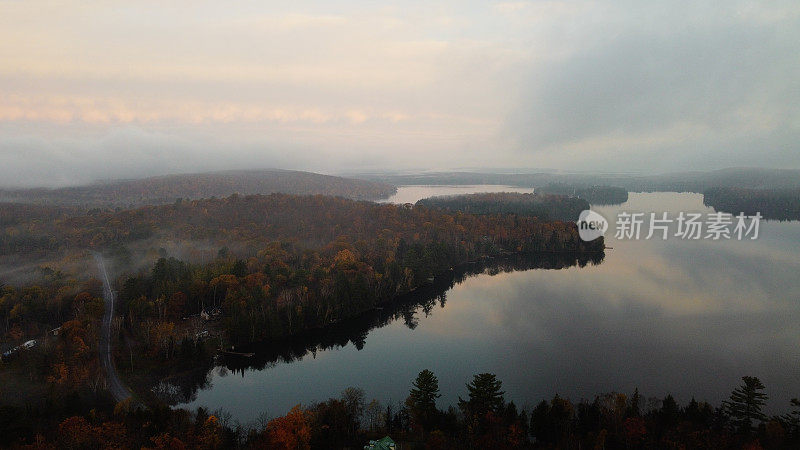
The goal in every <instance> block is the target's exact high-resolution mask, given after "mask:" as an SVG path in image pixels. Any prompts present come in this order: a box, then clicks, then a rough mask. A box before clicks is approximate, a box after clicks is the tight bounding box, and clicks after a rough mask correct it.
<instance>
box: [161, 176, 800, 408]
mask: <svg viewBox="0 0 800 450" xmlns="http://www.w3.org/2000/svg"><path fill="white" fill-rule="evenodd" d="M500 188H502V187H500ZM454 189H455V188H454V187H452V186H424V187H423V186H413V187H401V188H400V189H399V190H398V193H397V194H396V195H395V196H394V197H393V199H392V201H394V202H400V203H403V202H413V201H416V200H418V199H419V198H421V196H429V195H435V194H440V195H444V194H451V193H464V192H478V191H480V190H481V189H482V187H480V186H469V187H466V186H462V187H458V189H460V190H459V191H457V192H456V191H454ZM496 189H498V187H491V188H490V189H487V190H493V191H494V190H496ZM501 190H502V189H501ZM526 191H530V190H526ZM596 211H598V212H600V213H601V214H603V215H604V216H605V217H606V218H607V219H609V220H610V221H611V220H612V219H613V218H614V217H616V214H617V213H618V212H619V211H628V212H633V211H645V212H649V211H654V212H662V211H668V212H672V213H677V212H679V211H686V212H689V211H698V212H710V211H712V210H711V209H710V208H706V207H705V206H703V204H702V196H701V195H698V194H686V193H682V194H678V193H647V194H637V193H632V194H630V197H629V200H628V202H627V203H625V204H623V205H619V206H608V207H599V208H596ZM759 233H760V236H759V238H758V239H757V240H743V241H738V240H721V241H711V240H680V239H678V238H670V239H667V240H666V241H662V240H657V239H652V240H638V241H633V240H616V239H614V236H613V234H614V233H613V229H612V230H609V232H608V233H607V234H606V245H608V246H610V247H613V249H609V250H607V251H606V255H605V259H604V260H603V262H602V263H600V264H586V265H585V266H583V267H581V265H583V264H581V265H571V266H570V264H566V266H567V267H562V266H561V265H560V263H557V264H553V263H552V262H546V261H545V262H542V261H533V262H524V263H519V262H518V263H517V264H516V265H515V266H514V265H512V266H513V267H511V268H523V269H524V268H526V267H551V268H550V269H547V268H534V269H530V270H511V268H510V267H508V266H506V267H504V270H497V269H496V268H494V269H493V268H489V269H487V270H486V271H483V270H482V269H481V268H478V269H477V270H475V271H477V272H481V273H479V274H471V273H467V274H464V276H463V277H456V278H457V279H455V280H450V282H449V283H448V284H445V285H444V287H441V290H440V292H432V293H430V298H429V299H427V300H426V299H423V300H422V301H421V302H420V303H419V304H412V305H410V306H406V307H403V308H400V309H399V310H398V311H390V312H386V313H384V314H382V317H368V318H364V319H361V321H362V322H363V323H353V324H350V325H348V327H349V328H348V329H347V330H344V329H343V330H340V331H334V332H332V333H333V334H332V335H328V336H324V337H310V338H309V339H308V340H307V342H304V343H300V344H297V345H296V348H292V349H288V350H287V349H280V348H279V349H265V350H264V352H265V355H267V356H264V357H261V359H260V361H261V362H259V363H254V364H251V363H248V364H249V365H254V366H255V367H248V366H247V365H244V366H242V365H238V366H237V363H233V364H228V365H227V367H226V366H225V365H220V366H218V367H215V368H214V369H213V370H211V372H210V373H209V374H208V375H207V377H206V379H205V383H201V384H202V387H200V388H199V389H196V388H195V389H191V390H190V392H189V394H187V395H185V397H188V398H183V399H182V400H180V401H177V402H176V403H177V406H181V407H189V408H195V407H198V406H205V407H208V408H210V409H212V410H213V409H216V408H223V409H225V410H227V411H228V412H230V413H231V414H232V417H233V418H234V419H237V420H239V421H241V422H242V423H247V422H249V421H252V420H254V419H256V418H257V417H258V416H259V414H261V413H262V412H265V413H266V414H268V415H270V416H277V415H282V414H285V413H286V412H287V411H288V410H289V409H290V408H291V407H292V406H294V405H296V404H298V403H303V404H309V403H312V402H314V401H320V400H325V399H327V398H329V397H333V396H338V395H339V393H340V392H341V391H342V390H343V389H345V388H346V387H348V386H357V387H360V388H362V389H364V390H365V392H366V395H367V399H368V400H369V399H372V398H377V399H378V400H380V401H381V402H383V403H384V404H386V402H389V401H392V402H402V401H403V400H404V399H405V397H406V396H407V395H408V390H409V388H410V387H411V382H412V380H413V379H414V378H415V376H416V374H417V373H418V372H419V371H421V370H422V369H426V368H427V369H430V370H432V371H433V372H434V373H435V374H436V375H437V376H438V378H439V385H440V388H441V393H442V397H441V398H440V399H439V402H438V404H439V406H440V407H447V405H451V404H452V405H455V404H456V402H457V400H458V396H459V395H461V396H466V388H465V386H464V385H465V383H467V382H468V381H470V380H471V378H472V375H473V374H476V373H480V372H493V373H496V374H497V376H498V378H499V379H500V380H501V381H502V382H503V389H504V390H505V392H506V399H507V400H514V401H515V403H517V405H520V406H524V405H527V406H533V405H535V404H536V403H538V402H539V401H541V400H542V399H550V398H552V397H553V395H555V394H556V393H558V394H559V395H561V396H566V397H568V398H570V399H573V400H579V399H581V398H592V397H593V396H594V395H595V394H599V393H604V392H610V391H618V392H624V393H628V394H630V393H631V392H633V390H634V388H636V387H638V388H639V390H640V392H641V393H642V395H644V396H646V397H651V396H658V397H663V396H664V395H665V394H667V393H671V394H673V395H674V396H675V397H676V398H677V399H678V401H679V402H682V403H685V402H687V401H688V400H689V399H690V398H691V396H692V395H694V396H696V397H697V398H698V399H703V400H707V401H710V402H712V404H714V405H718V404H719V402H720V401H721V400H722V399H724V398H726V397H727V396H728V395H729V394H730V391H731V390H732V389H733V388H734V387H736V386H738V385H739V384H740V377H741V376H743V375H754V376H758V377H759V378H761V380H762V382H763V383H764V384H765V385H766V387H767V393H768V395H769V396H770V400H769V402H768V407H767V410H768V411H769V412H783V411H786V410H787V409H788V405H789V399H790V398H792V397H797V396H799V395H800V277H798V274H800V257H798V255H800V223H799V222H782V223H779V222H762V223H761V227H760V232H759ZM573 264H574V262H573ZM552 267H562V268H560V269H554V268H552ZM450 285H452V287H450ZM434 291H435V290H434ZM412 303H413V302H412ZM287 345H288V344H287ZM255 359H259V357H257V358H255Z"/></svg>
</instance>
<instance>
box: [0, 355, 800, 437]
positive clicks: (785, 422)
mask: <svg viewBox="0 0 800 450" xmlns="http://www.w3.org/2000/svg"><path fill="white" fill-rule="evenodd" d="M741 380H742V383H741V385H739V386H738V387H733V389H732V391H731V394H730V396H729V398H728V399H726V400H724V401H723V402H722V403H721V404H719V405H716V406H714V405H711V404H709V403H707V402H704V401H698V400H695V399H694V398H692V399H691V400H690V401H689V402H688V403H685V404H683V405H681V404H680V403H679V402H678V401H677V400H676V399H675V398H674V397H673V396H672V395H670V394H666V395H665V396H663V397H644V396H642V394H641V393H640V392H639V390H638V389H635V390H634V391H633V392H632V393H630V395H628V394H624V393H618V392H610V393H605V394H598V395H596V396H594V397H593V398H591V399H586V400H580V401H578V402H573V401H571V400H570V399H568V398H564V397H561V396H559V395H555V396H554V397H553V398H552V399H549V400H542V401H541V402H540V403H538V404H537V405H535V406H532V407H528V408H521V407H519V406H518V405H517V404H516V403H515V402H514V401H513V399H509V398H508V396H507V394H506V392H505V391H504V389H503V383H502V380H500V379H498V378H497V376H496V375H495V374H492V373H480V374H476V375H474V377H473V378H472V380H469V382H468V383H466V386H465V387H464V389H463V391H462V395H460V396H459V400H458V403H457V405H449V406H447V407H446V408H445V409H442V408H440V407H439V404H438V402H437V399H438V398H439V397H440V392H439V378H438V377H437V376H436V374H434V373H433V372H431V371H430V370H427V369H425V370H422V371H421V372H419V374H418V375H417V377H416V378H415V379H414V380H407V381H406V383H409V384H408V386H409V390H408V396H407V398H406V399H405V401H403V402H400V403H391V402H390V403H388V404H384V403H382V402H380V401H379V400H377V399H374V398H373V399H369V397H368V396H367V394H366V393H365V392H364V391H363V390H362V389H359V388H357V387H350V388H347V389H345V390H344V391H343V392H342V393H341V395H340V396H338V397H333V398H330V399H327V400H323V401H318V402H316V403H312V404H309V405H299V404H298V405H297V406H295V407H294V408H292V409H291V410H290V411H289V412H288V413H287V414H286V415H284V416H279V417H267V416H261V417H260V418H259V419H258V420H256V421H254V422H253V423H250V424H241V423H238V422H234V421H232V420H231V419H230V416H229V415H228V414H227V413H225V411H222V410H217V411H208V410H206V409H204V408H199V409H197V410H195V411H188V410H185V409H174V410H173V409H169V408H166V407H154V408H150V409H142V408H137V407H135V406H134V405H133V404H132V403H131V402H129V401H126V402H121V403H119V404H117V405H116V406H115V407H114V408H111V409H93V410H92V411H91V412H89V413H85V412H84V413H78V414H73V413H72V410H70V409H69V408H65V409H63V410H62V411H61V412H62V414H63V417H62V418H59V419H56V420H57V421H56V423H54V424H51V423H49V422H48V420H51V421H52V420H54V418H53V416H46V417H42V415H41V411H37V410H35V409H30V408H27V409H26V408H20V407H11V406H5V407H0V425H2V429H3V430H4V433H2V434H0V445H3V446H10V447H20V448H76V449H100V448H146V449H163V448H172V449H176V448H178V449H180V448H198V449H223V448H264V449H285V450H294V449H311V448H363V446H364V445H365V444H367V443H368V442H369V441H370V440H374V439H380V438H382V437H385V436H388V437H390V438H391V439H392V440H393V441H394V442H396V443H397V444H398V445H399V447H398V448H405V449H417V448H419V449H450V448H469V449H513V448H518V449H525V448H531V449H550V448H576V449H579V448H605V449H663V448H697V449H742V448H748V449H751V448H752V449H759V448H765V449H789V448H797V445H800V400H798V399H791V400H790V401H787V402H786V411H787V412H786V413H785V414H782V415H775V416H768V415H767V414H766V413H765V412H764V410H763V409H764V405H765V402H766V400H767V396H766V394H765V392H764V390H765V386H764V385H763V384H762V382H761V381H760V380H759V379H758V378H757V377H752V376H744V377H742V379H741ZM72 406H73V407H78V406H79V404H78V403H75V404H74V405H72ZM78 409H80V408H78ZM84 410H85V409H84Z"/></svg>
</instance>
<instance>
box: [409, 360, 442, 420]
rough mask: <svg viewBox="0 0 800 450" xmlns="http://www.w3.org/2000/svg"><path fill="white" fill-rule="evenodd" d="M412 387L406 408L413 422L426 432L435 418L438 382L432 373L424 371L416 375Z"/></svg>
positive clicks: (438, 395) (439, 395)
mask: <svg viewBox="0 0 800 450" xmlns="http://www.w3.org/2000/svg"><path fill="white" fill-rule="evenodd" d="M412 386H413V387H412V388H411V392H410V393H409V394H408V400H406V406H408V408H409V410H410V412H411V416H412V417H413V418H414V420H415V421H416V422H417V423H418V424H420V425H422V428H423V429H424V430H426V431H427V430H428V429H429V428H430V427H431V425H433V422H434V419H435V418H436V411H437V410H436V399H437V398H439V397H441V394H439V380H438V379H437V378H436V375H434V374H433V372H431V371H430V370H428V369H425V370H423V371H422V372H420V373H419V375H417V379H416V380H414V382H413V383H412Z"/></svg>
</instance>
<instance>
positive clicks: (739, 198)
mask: <svg viewBox="0 0 800 450" xmlns="http://www.w3.org/2000/svg"><path fill="white" fill-rule="evenodd" d="M703 203H704V204H705V205H706V206H711V207H712V208H714V209H716V210H717V211H724V212H727V213H731V214H739V213H742V212H743V213H745V214H747V215H751V216H752V215H755V214H756V213H760V214H761V215H762V216H763V217H764V218H766V219H772V220H800V189H742V188H714V189H708V190H707V191H705V192H704V193H703Z"/></svg>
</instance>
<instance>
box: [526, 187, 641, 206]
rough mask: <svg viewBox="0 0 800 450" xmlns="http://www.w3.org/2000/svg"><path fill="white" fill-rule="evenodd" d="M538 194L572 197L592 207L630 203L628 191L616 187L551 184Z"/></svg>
mask: <svg viewBox="0 0 800 450" xmlns="http://www.w3.org/2000/svg"><path fill="white" fill-rule="evenodd" d="M536 192H537V193H543V194H558V195H570V196H573V197H578V198H582V199H584V200H586V201H587V202H589V203H590V204H592V205H598V206H602V205H621V204H623V203H625V202H627V201H628V190H627V189H624V188H621V187H616V186H597V185H593V186H582V185H573V184H564V183H550V184H548V185H546V186H542V187H540V188H537V189H536Z"/></svg>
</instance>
